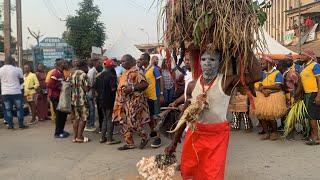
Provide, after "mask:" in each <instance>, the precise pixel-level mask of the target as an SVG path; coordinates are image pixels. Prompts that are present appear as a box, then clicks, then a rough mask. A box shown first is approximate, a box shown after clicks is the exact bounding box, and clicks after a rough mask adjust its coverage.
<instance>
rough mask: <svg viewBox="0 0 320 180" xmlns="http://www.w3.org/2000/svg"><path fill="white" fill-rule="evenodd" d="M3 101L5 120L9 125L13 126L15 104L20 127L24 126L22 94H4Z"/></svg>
mask: <svg viewBox="0 0 320 180" xmlns="http://www.w3.org/2000/svg"><path fill="white" fill-rule="evenodd" d="M2 98H3V103H4V106H5V108H4V109H5V112H4V113H5V115H4V117H5V120H6V121H7V123H8V125H9V127H13V105H15V106H16V109H17V116H18V122H19V127H22V126H23V115H24V113H23V105H22V94H14V95H2Z"/></svg>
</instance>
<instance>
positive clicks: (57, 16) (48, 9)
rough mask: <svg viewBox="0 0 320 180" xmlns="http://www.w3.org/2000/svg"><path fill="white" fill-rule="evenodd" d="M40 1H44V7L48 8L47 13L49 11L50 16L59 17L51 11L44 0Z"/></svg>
mask: <svg viewBox="0 0 320 180" xmlns="http://www.w3.org/2000/svg"><path fill="white" fill-rule="evenodd" d="M42 1H43V2H44V4H45V6H46V8H47V9H48V11H49V13H50V14H51V15H52V16H54V17H56V18H58V19H59V17H58V16H57V15H55V14H54V13H53V11H52V10H51V9H50V8H49V6H48V4H47V2H46V1H45V0H42Z"/></svg>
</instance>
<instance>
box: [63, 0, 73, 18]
mask: <svg viewBox="0 0 320 180" xmlns="http://www.w3.org/2000/svg"><path fill="white" fill-rule="evenodd" d="M64 3H65V4H66V7H67V10H68V13H69V15H70V14H71V13H70V9H69V6H68V4H67V1H66V0H64Z"/></svg>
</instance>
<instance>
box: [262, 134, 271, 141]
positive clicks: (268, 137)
mask: <svg viewBox="0 0 320 180" xmlns="http://www.w3.org/2000/svg"><path fill="white" fill-rule="evenodd" d="M269 139H270V135H269V134H265V135H263V136H262V138H261V140H269Z"/></svg>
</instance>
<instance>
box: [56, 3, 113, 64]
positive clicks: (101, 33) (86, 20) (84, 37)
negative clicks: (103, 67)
mask: <svg viewBox="0 0 320 180" xmlns="http://www.w3.org/2000/svg"><path fill="white" fill-rule="evenodd" d="M93 1H94V0H83V1H82V2H80V3H79V6H80V8H79V10H77V11H76V15H75V16H69V17H68V18H67V21H66V26H67V29H68V31H67V32H64V33H63V35H62V36H63V38H64V39H65V40H66V41H67V42H68V43H69V44H70V45H71V46H73V48H74V50H75V55H76V56H77V57H79V58H83V59H85V58H88V57H90V55H91V46H96V47H102V46H103V45H104V41H105V40H106V39H107V36H106V28H105V25H104V23H103V22H101V21H99V17H100V15H101V11H100V9H99V7H98V6H96V5H94V4H93Z"/></svg>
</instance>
